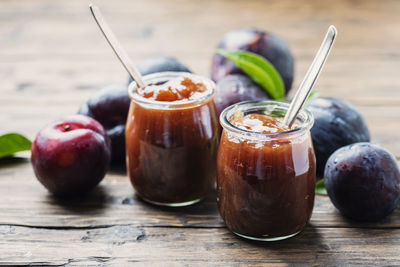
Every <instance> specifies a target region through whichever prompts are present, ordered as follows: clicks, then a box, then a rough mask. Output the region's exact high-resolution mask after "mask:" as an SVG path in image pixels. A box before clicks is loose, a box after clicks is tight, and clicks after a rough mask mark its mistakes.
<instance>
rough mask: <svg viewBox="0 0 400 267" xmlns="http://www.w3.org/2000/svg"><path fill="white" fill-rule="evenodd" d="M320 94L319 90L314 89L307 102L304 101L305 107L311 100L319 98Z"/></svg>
mask: <svg viewBox="0 0 400 267" xmlns="http://www.w3.org/2000/svg"><path fill="white" fill-rule="evenodd" d="M318 96H319V92H318V91H315V90H312V91H311V93H310V94H309V95H308V97H307V99H306V103H304V107H307V106H308V104H310V103H311V101H313V100H314V99H315V98H318Z"/></svg>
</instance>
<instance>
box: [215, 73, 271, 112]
mask: <svg viewBox="0 0 400 267" xmlns="http://www.w3.org/2000/svg"><path fill="white" fill-rule="evenodd" d="M262 99H269V96H268V93H267V92H266V91H264V90H263V89H262V88H261V87H260V86H259V85H257V84H256V83H255V82H254V81H253V80H252V79H250V78H249V77H248V76H245V75H242V74H231V75H228V76H226V77H223V78H222V79H221V80H219V81H218V82H217V93H216V95H215V98H214V103H215V107H216V111H217V116H219V115H220V114H221V112H222V110H224V108H226V107H228V106H230V105H233V104H235V103H238V102H241V101H247V100H262Z"/></svg>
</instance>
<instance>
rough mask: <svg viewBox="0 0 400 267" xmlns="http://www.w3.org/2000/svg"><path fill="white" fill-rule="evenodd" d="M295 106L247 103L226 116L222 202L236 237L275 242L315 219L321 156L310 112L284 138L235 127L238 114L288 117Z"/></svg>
mask: <svg viewBox="0 0 400 267" xmlns="http://www.w3.org/2000/svg"><path fill="white" fill-rule="evenodd" d="M288 107H289V105H288V104H286V103H281V102H276V101H250V102H241V103H238V104H236V105H233V106H230V107H228V108H226V109H225V110H224V111H223V112H222V113H221V116H220V122H221V124H222V127H223V133H222V137H221V141H220V146H219V151H218V161H217V169H218V177H217V202H218V208H219V211H220V214H221V216H222V218H223V219H224V221H225V223H226V225H227V227H228V228H229V229H230V230H231V231H232V232H234V233H235V234H237V235H239V236H241V237H244V238H248V239H252V240H260V241H275V240H282V239H286V238H289V237H292V236H294V235H296V234H297V233H299V232H300V231H301V230H302V229H303V228H304V227H305V225H306V224H307V222H308V220H309V219H310V217H311V213H312V210H313V206H314V195H315V170H316V167H315V154H314V149H313V144H312V140H311V133H310V128H311V127H312V125H313V122H314V119H313V116H312V114H311V113H310V112H309V111H307V110H304V109H303V110H301V111H300V112H299V115H298V117H297V120H296V123H297V125H298V127H297V128H295V129H292V130H289V131H284V132H280V133H261V132H252V131H248V130H244V129H241V128H238V127H236V126H235V125H233V124H231V122H230V121H231V120H232V119H233V116H234V114H235V113H236V112H237V111H240V112H242V113H243V114H244V115H247V114H250V113H257V114H265V115H270V116H272V117H283V116H284V115H285V114H286V112H287V109H288Z"/></svg>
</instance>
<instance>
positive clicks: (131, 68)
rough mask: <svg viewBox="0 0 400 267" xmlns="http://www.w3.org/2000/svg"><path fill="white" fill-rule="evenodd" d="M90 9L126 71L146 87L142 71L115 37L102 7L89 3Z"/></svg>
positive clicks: (139, 84) (140, 84)
mask: <svg viewBox="0 0 400 267" xmlns="http://www.w3.org/2000/svg"><path fill="white" fill-rule="evenodd" d="M89 8H90V11H91V12H92V15H93V18H94V20H95V21H96V23H97V25H98V26H99V28H100V30H101V32H102V33H103V35H104V37H105V38H106V40H107V42H108V44H109V45H110V46H111V48H112V50H113V51H114V53H115V54H116V55H117V57H118V59H119V61H120V62H121V63H122V65H123V66H124V67H125V69H126V71H127V72H128V73H129V75H130V76H131V77H132V79H133V80H134V81H135V82H136V83H137V84H138V86H139V87H146V84H145V83H144V81H143V77H142V75H141V74H140V72H139V71H138V70H137V68H136V67H135V65H134V64H133V62H132V60H131V59H130V58H129V56H128V54H127V53H126V51H125V49H124V48H123V47H122V45H121V44H120V42H119V41H118V40H117V38H116V37H115V35H114V33H113V32H112V30H111V28H110V27H109V26H108V24H107V22H106V21H105V19H104V17H103V15H102V14H101V12H100V8H98V7H97V6H95V5H93V4H89Z"/></svg>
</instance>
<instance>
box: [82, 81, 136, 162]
mask: <svg viewBox="0 0 400 267" xmlns="http://www.w3.org/2000/svg"><path fill="white" fill-rule="evenodd" d="M129 105H130V98H129V95H128V89H127V87H126V86H125V85H109V86H107V87H104V88H102V89H100V90H98V91H97V92H95V93H94V94H93V95H92V96H91V97H90V99H89V100H88V101H87V102H86V103H84V104H83V105H81V107H80V108H79V111H78V114H82V115H86V116H89V117H92V118H94V119H96V120H97V121H99V122H100V123H101V125H103V127H104V128H105V129H106V131H107V135H108V136H109V137H110V139H111V146H112V147H111V155H112V160H113V161H122V160H124V159H125V123H126V117H127V116H128V110H129Z"/></svg>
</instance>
